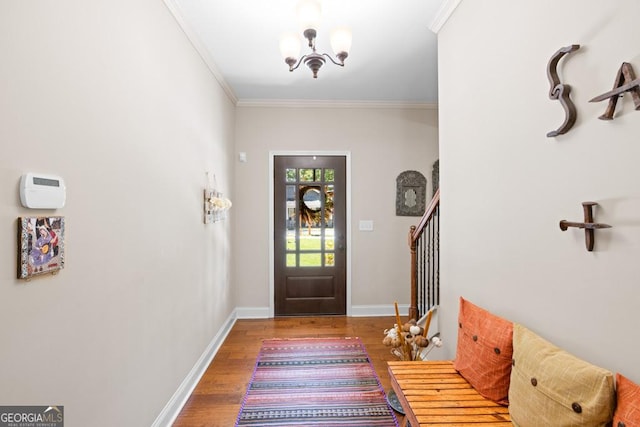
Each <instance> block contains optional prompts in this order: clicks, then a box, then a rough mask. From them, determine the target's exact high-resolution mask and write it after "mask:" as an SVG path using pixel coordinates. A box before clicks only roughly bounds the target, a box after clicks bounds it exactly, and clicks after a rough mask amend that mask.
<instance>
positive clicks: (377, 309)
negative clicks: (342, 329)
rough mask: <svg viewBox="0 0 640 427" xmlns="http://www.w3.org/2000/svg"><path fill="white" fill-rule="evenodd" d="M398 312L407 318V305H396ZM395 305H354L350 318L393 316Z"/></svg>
mask: <svg viewBox="0 0 640 427" xmlns="http://www.w3.org/2000/svg"><path fill="white" fill-rule="evenodd" d="M398 312H399V313H400V315H401V316H407V315H408V314H409V304H398ZM395 315H396V307H395V305H388V304H386V305H385V304H381V305H356V306H353V307H352V310H351V316H352V317H382V316H395Z"/></svg>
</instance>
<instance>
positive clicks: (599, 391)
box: [509, 324, 615, 427]
mask: <svg viewBox="0 0 640 427" xmlns="http://www.w3.org/2000/svg"><path fill="white" fill-rule="evenodd" d="M614 406H615V389H614V387H613V374H612V373H611V372H609V371H607V370H605V369H602V368H599V367H597V366H594V365H591V364H589V363H587V362H585V361H583V360H580V359H578V358H577V357H575V356H573V355H571V354H569V353H567V352H566V351H564V350H561V349H559V348H558V347H556V346H554V345H553V344H551V343H549V342H548V341H545V340H544V339H542V338H540V337H539V336H538V335H536V334H534V333H533V332H531V331H529V330H528V329H526V328H525V327H524V326H522V325H518V324H514V327H513V367H512V368H511V386H510V388H509V413H510V414H511V421H512V422H513V424H514V425H515V426H521V427H529V426H540V427H542V426H545V427H547V426H554V427H568V426H572V427H573V426H605V425H607V424H608V423H611V421H612V419H613V410H614Z"/></svg>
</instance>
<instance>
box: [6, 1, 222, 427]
mask: <svg viewBox="0 0 640 427" xmlns="http://www.w3.org/2000/svg"><path fill="white" fill-rule="evenodd" d="M0 28H2V37H0V57H1V58H2V66H1V67H0V82H2V83H0V117H1V119H0V120H1V125H0V147H1V153H2V154H1V155H0V176H1V181H0V182H2V185H1V186H0V242H2V244H1V250H0V254H2V256H1V257H0V342H1V345H0V362H1V363H0V402H1V403H2V404H3V405H11V404H14V405H26V404H39V405H50V404H58V405H64V407H65V415H66V421H67V423H66V425H68V426H69V427H73V426H115V425H119V426H136V427H138V426H144V425H150V424H151V423H152V422H153V421H154V419H155V418H156V416H157V415H158V414H159V413H160V411H161V410H162V408H163V407H164V406H165V404H166V403H167V402H168V400H169V399H170V398H171V396H172V394H173V393H174V392H175V391H176V389H177V388H178V386H179V385H180V383H181V381H182V380H183V379H184V378H185V376H186V375H187V373H188V372H189V371H190V369H191V368H192V367H193V366H194V363H195V362H196V360H198V357H200V355H201V354H202V353H203V351H204V350H205V348H206V346H207V345H208V344H209V342H210V341H211V340H212V338H213V337H214V336H215V334H216V333H217V332H218V331H219V329H220V328H221V326H222V325H223V324H224V322H225V321H226V320H227V319H228V318H229V316H230V314H231V312H232V310H233V307H234V306H235V305H234V304H233V301H232V295H231V291H230V287H229V283H230V280H231V269H230V252H231V249H230V235H231V234H230V230H231V221H227V222H224V223H219V224H215V225H208V226H205V225H204V224H203V218H202V216H203V213H202V209H203V208H202V197H203V196H202V191H203V189H204V186H205V184H206V181H205V172H206V171H211V172H214V173H215V174H216V175H217V181H218V183H219V184H220V187H221V189H222V190H223V191H224V192H225V193H226V194H227V195H229V196H231V198H233V194H232V176H233V163H232V161H231V159H232V157H231V156H232V155H233V153H232V152H231V147H232V146H233V141H234V120H235V118H234V107H233V104H232V103H231V102H230V101H229V100H228V99H227V97H226V95H225V94H224V92H223V91H222V89H221V88H220V86H219V84H218V83H217V82H216V81H215V79H214V78H213V77H212V75H211V73H210V72H209V70H208V69H207V67H206V66H205V65H204V63H203V62H202V60H201V59H200V57H199V56H198V55H197V54H196V52H195V50H194V49H193V47H192V46H191V44H190V43H189V42H188V40H187V38H186V37H185V35H184V34H183V33H182V32H181V30H180V29H179V26H178V25H177V24H176V22H175V20H174V18H173V17H172V15H171V14H170V13H169V11H168V10H167V8H166V6H165V5H164V4H163V3H162V2H161V1H151V0H135V1H132V0H126V1H125V0H115V1H114V0H95V1H91V2H87V1H84V0H58V1H37V2H36V1H5V2H2V3H1V4H0ZM27 171H35V172H41V173H55V174H59V175H61V176H62V177H63V178H64V179H65V180H66V183H67V187H68V191H67V205H66V206H65V207H64V208H62V209H59V210H57V211H34V210H29V209H26V208H23V207H21V205H20V201H19V197H18V182H19V179H20V176H21V175H22V174H23V173H25V172H27ZM40 214H45V215H50V214H55V215H63V216H64V217H65V218H66V225H67V235H66V267H65V269H64V270H62V271H61V272H60V273H59V274H57V275H56V276H46V277H39V278H34V279H33V280H31V281H29V282H24V281H19V280H17V279H16V269H17V267H16V251H17V241H16V227H17V224H16V222H17V221H16V218H17V217H19V216H33V215H40Z"/></svg>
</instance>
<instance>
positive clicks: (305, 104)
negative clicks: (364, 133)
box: [236, 99, 438, 110]
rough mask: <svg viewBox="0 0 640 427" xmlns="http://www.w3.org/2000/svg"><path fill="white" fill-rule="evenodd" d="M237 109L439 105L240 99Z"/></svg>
mask: <svg viewBox="0 0 640 427" xmlns="http://www.w3.org/2000/svg"><path fill="white" fill-rule="evenodd" d="M236 106H237V107H248V108H250V107H261V108H370V109H381V108H390V109H399V110H407V109H412V110H437V109H438V104H427V103H417V102H415V103H411V102H398V101H338V100H307V99H240V100H239V101H238V102H237V103H236Z"/></svg>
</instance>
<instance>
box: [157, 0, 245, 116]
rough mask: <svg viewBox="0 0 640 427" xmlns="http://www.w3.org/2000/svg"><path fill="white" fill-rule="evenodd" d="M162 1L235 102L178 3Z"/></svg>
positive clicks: (223, 88)
mask: <svg viewBox="0 0 640 427" xmlns="http://www.w3.org/2000/svg"><path fill="white" fill-rule="evenodd" d="M163 1H164V4H165V6H167V9H169V12H171V15H173V18H174V19H175V20H176V22H177V23H178V26H179V27H180V28H181V29H182V31H183V32H184V34H185V35H186V36H187V39H188V40H189V42H191V45H192V46H193V47H194V49H195V50H196V52H198V55H200V57H201V58H202V60H203V61H204V63H205V64H206V65H207V67H208V68H209V70H210V71H211V74H213V76H214V77H215V79H216V80H217V81H218V83H219V84H220V86H221V87H222V90H224V93H225V94H226V95H227V97H229V99H230V100H231V102H232V103H233V104H234V105H235V104H237V103H238V97H237V96H236V94H235V93H234V91H233V89H232V88H231V86H229V85H228V84H227V82H226V81H225V79H224V77H223V76H222V73H221V72H220V70H219V69H218V67H217V66H216V64H215V61H214V60H213V58H212V57H211V55H210V54H209V52H208V51H207V49H205V47H204V45H203V43H202V41H201V40H200V37H199V36H198V34H197V33H196V32H195V31H193V29H192V28H191V27H190V26H189V25H188V24H187V22H186V21H185V20H184V18H183V16H182V12H181V11H180V8H179V7H178V5H177V4H176V3H175V2H174V1H173V0H163Z"/></svg>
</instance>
